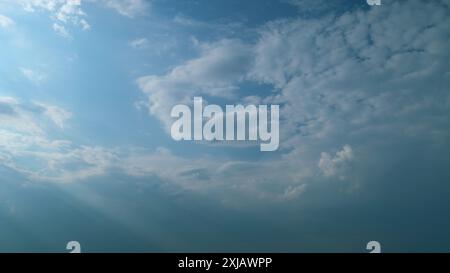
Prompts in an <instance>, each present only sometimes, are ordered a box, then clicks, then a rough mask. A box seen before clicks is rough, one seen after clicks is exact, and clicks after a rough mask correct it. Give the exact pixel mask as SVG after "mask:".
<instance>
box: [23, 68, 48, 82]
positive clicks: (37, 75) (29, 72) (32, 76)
mask: <svg viewBox="0 0 450 273" xmlns="http://www.w3.org/2000/svg"><path fill="white" fill-rule="evenodd" d="M19 70H20V71H21V72H22V75H23V76H25V78H27V79H28V80H29V81H31V82H32V83H34V84H36V85H39V84H41V83H43V82H44V81H45V80H46V79H47V75H45V74H43V73H41V72H39V71H36V70H33V69H30V68H26V67H20V68H19Z"/></svg>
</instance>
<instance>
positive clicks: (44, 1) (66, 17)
mask: <svg viewBox="0 0 450 273" xmlns="http://www.w3.org/2000/svg"><path fill="white" fill-rule="evenodd" d="M13 3H14V4H17V3H18V4H19V5H21V6H22V7H23V8H24V10H26V11H28V12H37V11H45V12H48V13H50V17H51V18H52V20H53V21H54V23H53V29H54V30H55V31H56V32H57V33H58V34H59V35H61V36H62V37H64V38H70V37H71V35H70V33H69V31H68V30H67V26H69V25H74V26H79V27H81V29H83V30H88V29H90V25H89V23H88V22H87V21H86V19H85V17H86V13H85V12H84V11H83V9H82V7H81V6H82V0H19V1H13Z"/></svg>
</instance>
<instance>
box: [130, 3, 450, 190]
mask: <svg viewBox="0 0 450 273" xmlns="http://www.w3.org/2000/svg"><path fill="white" fill-rule="evenodd" d="M447 4H448V3H447V2H446V1H433V2H429V1H419V0H413V1H408V2H407V3H406V2H404V1H393V2H390V3H386V4H385V8H383V9H367V10H366V9H360V8H355V9H353V10H351V11H348V12H346V13H344V14H342V15H337V16H336V15H335V14H331V15H326V14H324V15H323V16H319V17H317V18H315V19H304V18H302V17H299V18H293V19H284V20H277V21H272V22H269V23H267V24H266V25H265V26H263V27H261V28H260V30H259V39H258V40H257V41H256V42H254V43H249V42H244V41H240V40H219V41H217V42H215V43H214V42H213V43H207V44H206V45H205V46H204V49H203V50H202V51H201V52H200V55H199V56H198V57H197V58H194V59H192V60H190V61H187V62H185V63H183V64H180V65H178V66H176V67H175V68H173V69H172V70H171V71H169V72H168V73H167V74H165V75H149V76H145V77H142V78H140V79H139V80H138V83H139V87H140V88H141V90H142V92H143V93H144V94H145V95H146V97H147V99H148V100H147V103H146V105H148V107H149V110H150V113H151V115H153V116H155V117H157V118H158V119H159V120H161V121H162V122H163V124H164V126H165V127H166V128H167V127H168V125H170V124H171V122H172V120H171V119H170V115H169V113H170V109H171V107H172V106H173V105H175V104H178V103H188V102H190V101H191V100H192V97H193V96H199V95H204V96H211V97H215V98H229V99H233V100H235V101H239V100H241V99H242V98H243V97H244V96H246V95H248V93H246V92H245V91H246V90H241V89H240V88H241V84H242V83H243V82H245V81H253V82H255V83H258V84H266V85H270V86H272V87H273V89H274V91H275V93H273V94H268V95H267V96H265V97H262V98H261V100H260V101H262V102H267V103H278V104H281V105H282V109H281V115H282V121H281V122H282V124H281V125H280V127H281V131H282V132H281V136H282V139H281V149H280V151H279V152H280V153H282V154H281V155H279V157H278V158H277V159H276V160H269V161H268V162H266V163H262V162H260V161H258V162H257V164H256V166H263V167H262V170H256V169H254V168H252V164H251V163H248V162H247V163H246V162H234V161H233V160H231V161H228V162H222V165H223V166H233V167H230V168H229V169H227V170H225V169H224V168H225V167H224V168H219V169H221V170H223V173H226V176H224V179H225V177H226V179H225V181H228V182H229V181H232V180H233V177H234V175H235V174H236V177H245V183H244V182H242V181H241V183H240V185H235V187H236V188H240V189H241V190H243V191H244V189H245V188H246V189H247V190H249V189H252V190H256V189H258V190H259V191H258V194H261V195H264V193H268V192H270V191H264V190H262V189H264V188H265V187H266V186H267V187H268V188H270V187H276V186H275V185H277V186H279V188H278V189H280V188H282V189H284V190H283V191H281V194H282V195H283V194H284V195H285V197H288V196H297V195H298V193H301V192H303V190H304V189H307V187H306V186H303V185H304V184H308V183H312V181H314V179H315V176H314V172H315V171H319V172H320V173H321V174H323V175H321V176H322V177H323V176H325V177H327V178H328V179H338V180H346V179H347V178H348V177H349V175H350V174H349V172H352V171H353V168H352V166H353V163H354V160H353V157H354V155H353V149H352V147H356V146H358V147H364V149H365V150H370V151H371V152H367V153H366V155H367V154H370V155H371V156H372V157H376V156H380V157H383V156H385V154H382V152H381V151H379V150H376V149H375V148H371V147H372V145H378V143H379V140H380V138H383V139H384V140H385V142H389V143H396V144H399V145H401V143H402V140H403V139H405V138H408V139H416V140H417V141H419V140H420V141H421V143H424V144H426V145H429V143H431V142H435V143H436V144H438V145H446V144H445V143H447V142H448V141H447V142H446V140H445V139H448V137H450V130H449V127H448V125H447V124H446V122H448V120H449V119H450V111H449V110H450V109H449V104H448V101H449V95H448V92H446V86H448V84H449V81H450V78H449V77H448V74H449V71H450V67H449V65H448V62H446V61H445V60H447V59H448V58H449V54H450V53H449V51H448V50H447V47H448V46H447V45H448V44H449V43H450V41H449V40H450V35H449V34H450V29H449V27H448V26H449V25H450V16H449V14H448V6H446V5H447ZM446 75H447V76H446ZM241 92H242V93H241ZM258 95H259V96H261V95H260V94H258ZM430 132H432V133H430ZM343 143H349V145H345V146H343V148H342V150H340V151H338V152H337V153H336V154H335V155H331V154H329V153H328V152H323V151H330V150H335V149H336V148H338V147H342V145H343ZM371 149H373V150H371ZM318 158H320V160H319V163H317V160H318ZM358 159H359V160H358V161H360V160H371V158H369V157H367V156H366V157H364V156H361V157H360V156H358ZM278 163H279V164H280V165H278ZM180 164H182V163H180ZM277 167H278V169H277ZM180 169H182V168H181V167H180ZM244 169H245V171H244ZM208 170H209V168H208ZM247 170H248V172H247ZM187 173H191V172H187ZM194 173H195V172H194ZM198 173H199V174H200V175H201V176H202V177H209V176H211V175H212V174H211V173H210V172H207V171H204V170H203V171H201V172H198ZM223 173H220V174H223ZM259 174H262V175H261V176H259ZM213 175H214V176H211V177H214V179H211V180H208V181H221V177H220V175H219V174H218V173H215V174H213ZM252 179H255V183H254V184H253V183H252V182H251V181H252ZM197 181H198V180H197ZM279 181H283V183H284V184H283V186H281V185H279V184H277V183H278V182H279ZM230 183H231V184H232V182H230ZM266 183H267V184H266ZM249 185H251V186H249ZM279 192H280V191H279Z"/></svg>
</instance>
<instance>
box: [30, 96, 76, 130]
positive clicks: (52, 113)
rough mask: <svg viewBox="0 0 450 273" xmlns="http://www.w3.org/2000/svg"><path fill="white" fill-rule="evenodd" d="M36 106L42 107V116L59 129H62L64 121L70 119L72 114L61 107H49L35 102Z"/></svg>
mask: <svg viewBox="0 0 450 273" xmlns="http://www.w3.org/2000/svg"><path fill="white" fill-rule="evenodd" d="M34 104H35V105H36V106H39V107H42V109H43V110H44V111H43V114H44V115H45V116H47V117H48V118H49V119H50V120H51V121H53V122H54V123H55V124H56V125H57V126H58V127H59V128H61V129H64V124H65V122H66V120H68V119H70V118H71V117H72V113H70V112H68V111H66V110H64V109H63V108H61V107H58V106H54V105H50V104H47V103H42V102H35V103H34Z"/></svg>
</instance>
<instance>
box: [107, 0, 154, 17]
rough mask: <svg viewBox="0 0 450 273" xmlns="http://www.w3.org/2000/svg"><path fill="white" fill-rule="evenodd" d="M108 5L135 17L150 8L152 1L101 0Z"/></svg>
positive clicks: (124, 14) (125, 14)
mask: <svg viewBox="0 0 450 273" xmlns="http://www.w3.org/2000/svg"><path fill="white" fill-rule="evenodd" d="M101 1H102V2H103V3H104V4H105V5H106V6H107V7H109V8H112V9H114V10H116V11H117V12H118V13H119V14H121V15H123V16H127V17H134V16H136V15H139V14H143V13H145V12H146V11H148V10H149V9H150V6H151V4H150V3H151V2H150V1H145V0H101Z"/></svg>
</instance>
